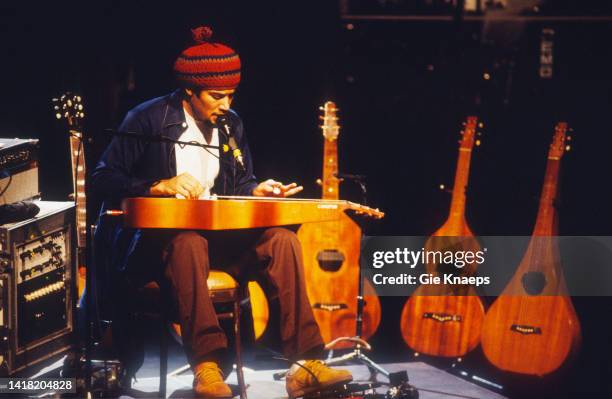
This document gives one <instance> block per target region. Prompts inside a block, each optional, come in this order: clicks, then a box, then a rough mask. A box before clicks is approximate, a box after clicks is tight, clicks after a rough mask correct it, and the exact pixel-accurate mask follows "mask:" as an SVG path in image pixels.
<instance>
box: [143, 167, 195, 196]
mask: <svg viewBox="0 0 612 399" xmlns="http://www.w3.org/2000/svg"><path fill="white" fill-rule="evenodd" d="M149 192H150V193H151V195H164V196H175V195H176V194H180V195H182V196H183V197H185V198H188V199H198V198H199V197H200V194H202V193H203V192H204V187H202V185H201V184H200V182H199V181H198V180H197V179H196V178H195V177H193V176H191V175H190V174H189V173H187V172H185V173H181V174H180V175H178V176H175V177H173V178H171V179H166V180H161V181H159V182H157V183H156V184H154V185H153V186H151V188H150V189H149Z"/></svg>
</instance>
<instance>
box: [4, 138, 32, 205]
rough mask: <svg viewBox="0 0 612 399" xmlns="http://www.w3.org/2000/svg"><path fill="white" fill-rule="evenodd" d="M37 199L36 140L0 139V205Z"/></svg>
mask: <svg viewBox="0 0 612 399" xmlns="http://www.w3.org/2000/svg"><path fill="white" fill-rule="evenodd" d="M39 197H40V192H39V191H38V140H34V139H2V138H0V205H4V204H11V203H13V202H17V201H23V200H27V199H32V198H39Z"/></svg>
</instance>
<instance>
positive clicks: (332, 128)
mask: <svg viewBox="0 0 612 399" xmlns="http://www.w3.org/2000/svg"><path fill="white" fill-rule="evenodd" d="M319 109H320V110H321V111H323V115H322V116H320V117H319V118H321V120H322V121H323V125H322V126H321V130H323V137H325V140H329V141H333V140H336V139H337V138H338V134H340V126H339V125H338V108H336V104H335V103H334V102H333V101H327V102H326V103H325V104H324V105H323V106H322V107H319Z"/></svg>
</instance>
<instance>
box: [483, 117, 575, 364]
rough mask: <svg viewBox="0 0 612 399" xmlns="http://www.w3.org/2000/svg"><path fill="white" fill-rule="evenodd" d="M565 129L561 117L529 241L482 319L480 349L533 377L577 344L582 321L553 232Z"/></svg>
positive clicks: (562, 358) (495, 360)
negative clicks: (570, 295) (505, 284)
mask: <svg viewBox="0 0 612 399" xmlns="http://www.w3.org/2000/svg"><path fill="white" fill-rule="evenodd" d="M566 128H567V125H566V124H565V123H563V122H561V123H559V124H558V125H557V128H556V130H555V137H554V138H553V143H552V144H551V148H550V151H549V156H548V162H547V166H546V173H545V178H544V184H543V188H542V195H541V197H540V207H539V211H538V217H537V220H536V224H535V227H534V231H533V236H532V238H531V241H530V243H529V246H528V247H527V250H526V252H525V255H524V256H523V259H522V260H521V263H520V264H519V267H518V269H517V271H516V273H515V274H514V276H513V277H512V279H511V280H510V282H509V283H508V285H507V286H506V288H505V289H504V291H503V292H502V295H500V296H499V297H498V298H497V299H496V300H495V302H494V303H493V304H492V305H491V307H490V308H489V310H488V312H487V315H486V317H485V320H484V325H483V332H482V348H483V351H484V354H485V356H486V357H487V358H488V359H489V361H491V363H493V364H494V365H495V366H497V367H499V368H500V369H502V370H506V371H512V372H515V373H522V374H530V375H536V376H542V375H545V374H549V373H551V372H553V371H555V370H557V369H558V368H559V367H561V365H562V364H563V363H564V362H565V361H566V359H567V358H568V357H569V356H570V355H571V354H573V353H575V352H576V351H577V350H578V348H579V346H580V341H581V332H580V323H579V321H578V317H577V315H576V311H575V310H574V306H573V305H572V302H571V299H570V298H569V296H568V291H567V287H566V285H565V279H564V277H563V271H562V269H561V262H560V256H559V248H558V245H557V239H556V238H555V237H554V236H555V235H556V233H557V216H556V212H555V209H554V201H555V198H556V194H557V183H558V173H559V167H560V158H561V156H562V154H563V152H564V148H565V144H564V142H565V130H566Z"/></svg>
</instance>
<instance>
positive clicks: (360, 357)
mask: <svg viewBox="0 0 612 399" xmlns="http://www.w3.org/2000/svg"><path fill="white" fill-rule="evenodd" d="M335 177H337V178H338V179H340V181H342V180H349V181H352V182H354V183H356V184H357V185H358V186H359V188H360V190H361V195H362V201H363V204H364V205H367V186H366V183H365V178H366V177H365V176H364V175H351V174H347V173H336V174H335ZM359 224H360V227H361V241H362V242H363V240H364V238H365V232H364V230H365V228H364V226H363V223H359ZM363 274H364V273H363V270H362V261H361V253H360V254H359V283H358V286H357V287H358V288H357V316H356V324H355V336H354V337H339V338H336V339H335V340H333V341H332V342H330V343H328V344H327V345H325V349H328V350H329V355H328V357H327V359H326V360H325V364H327V365H328V366H332V365H336V364H342V363H346V362H350V361H357V362H359V363H362V364H364V365H366V366H367V367H368V370H369V371H370V379H371V380H372V381H376V373H380V374H382V375H384V376H385V377H387V378H390V376H391V373H389V372H388V371H387V370H385V369H384V368H383V367H382V366H380V365H378V364H377V363H376V362H374V361H373V360H372V359H370V358H369V357H368V356H367V355H365V354H364V353H363V349H366V350H368V351H369V350H371V349H372V347H371V346H370V344H368V343H367V342H366V341H365V340H364V339H363V338H362V334H363V308H364V305H365V299H364V281H363ZM344 341H348V342H352V343H354V344H355V349H353V351H352V352H349V353H347V354H345V355H342V356H338V357H333V355H334V349H333V348H334V346H335V345H336V344H337V343H339V342H344Z"/></svg>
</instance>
